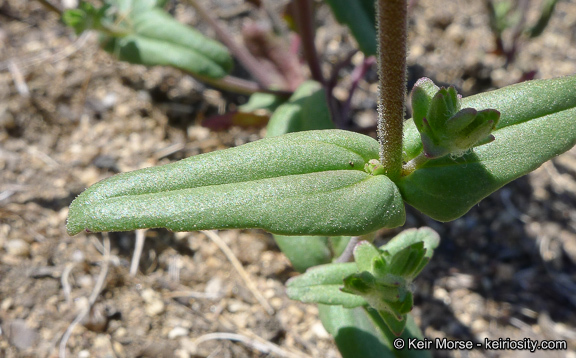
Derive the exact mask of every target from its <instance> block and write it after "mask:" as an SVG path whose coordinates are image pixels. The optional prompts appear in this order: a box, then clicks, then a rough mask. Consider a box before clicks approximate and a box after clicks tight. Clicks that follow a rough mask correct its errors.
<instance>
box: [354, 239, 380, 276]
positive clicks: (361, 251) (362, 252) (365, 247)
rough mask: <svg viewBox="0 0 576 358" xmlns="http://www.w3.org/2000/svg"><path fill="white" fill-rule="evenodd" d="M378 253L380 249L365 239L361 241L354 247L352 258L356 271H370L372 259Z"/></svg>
mask: <svg viewBox="0 0 576 358" xmlns="http://www.w3.org/2000/svg"><path fill="white" fill-rule="evenodd" d="M379 255H380V251H378V249H377V248H376V247H375V246H374V245H372V244H371V243H369V242H367V241H361V242H360V243H358V245H356V247H355V248H354V260H355V262H356V265H357V266H358V271H370V270H371V269H372V261H373V260H374V259H376V258H377V257H378V256H379Z"/></svg>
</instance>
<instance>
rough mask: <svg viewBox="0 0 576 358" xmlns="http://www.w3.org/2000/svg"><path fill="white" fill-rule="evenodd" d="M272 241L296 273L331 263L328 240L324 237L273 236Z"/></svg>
mask: <svg viewBox="0 0 576 358" xmlns="http://www.w3.org/2000/svg"><path fill="white" fill-rule="evenodd" d="M274 240H276V244H278V247H279V248H280V250H282V252H283V253H284V254H285V255H286V256H287V257H288V259H289V260H290V262H291V263H292V266H294V269H295V270H296V271H298V272H304V271H306V269H308V268H310V267H312V266H318V265H323V264H327V263H329V262H330V261H332V251H331V250H330V240H329V238H328V237H326V236H285V235H274Z"/></svg>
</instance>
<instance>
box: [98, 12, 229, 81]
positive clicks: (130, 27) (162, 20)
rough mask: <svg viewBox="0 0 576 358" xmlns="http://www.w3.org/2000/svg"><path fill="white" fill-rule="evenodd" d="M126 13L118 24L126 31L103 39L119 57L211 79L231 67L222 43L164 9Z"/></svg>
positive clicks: (108, 48)
mask: <svg viewBox="0 0 576 358" xmlns="http://www.w3.org/2000/svg"><path fill="white" fill-rule="evenodd" d="M124 15H125V16H126V17H125V18H123V19H124V20H123V21H122V22H120V23H119V24H118V25H117V26H119V27H123V28H124V29H125V31H126V34H125V35H123V36H115V37H108V36H106V37H104V38H102V39H101V42H102V44H103V47H104V49H105V50H106V51H108V52H110V53H112V54H114V55H116V56H117V57H118V58H119V59H120V60H123V61H128V62H131V63H137V64H142V65H147V66H157V65H163V66H173V67H176V68H179V69H181V70H184V71H188V72H191V73H193V74H196V75H199V76H205V77H209V78H221V77H224V76H225V75H226V74H227V73H228V72H229V71H230V70H231V69H232V58H231V57H230V54H229V53H228V50H227V49H226V48H225V47H224V46H223V45H222V44H220V43H219V42H216V41H214V40H212V39H209V38H207V37H205V36H204V35H202V34H201V33H200V32H198V31H197V30H195V29H193V28H191V27H188V26H186V25H184V24H181V23H180V22H178V21H176V20H174V18H172V17H171V16H170V15H169V14H168V13H166V12H164V11H163V10H161V9H158V8H152V9H149V10H148V11H139V12H128V13H126V14H124ZM120 16H122V15H119V17H120Z"/></svg>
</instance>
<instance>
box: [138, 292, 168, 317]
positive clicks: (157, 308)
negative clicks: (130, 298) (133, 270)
mask: <svg viewBox="0 0 576 358" xmlns="http://www.w3.org/2000/svg"><path fill="white" fill-rule="evenodd" d="M142 298H143V299H144V302H146V307H145V308H144V310H145V311H146V314H147V315H148V316H150V317H154V316H156V315H159V314H160V313H162V312H164V302H163V301H162V298H161V297H160V294H159V293H158V292H156V291H154V290H153V289H151V288H148V289H145V290H143V291H142Z"/></svg>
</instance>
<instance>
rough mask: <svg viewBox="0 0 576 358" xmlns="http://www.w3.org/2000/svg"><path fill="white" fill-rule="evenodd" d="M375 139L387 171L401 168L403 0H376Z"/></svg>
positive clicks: (398, 171)
mask: <svg viewBox="0 0 576 358" xmlns="http://www.w3.org/2000/svg"><path fill="white" fill-rule="evenodd" d="M377 13H378V15H377V21H378V77H379V79H380V82H379V83H380V86H379V99H378V141H379V142H380V161H381V162H382V166H383V167H384V170H385V172H386V175H387V176H388V177H389V178H391V179H392V180H394V179H397V178H399V177H400V175H401V171H402V126H403V122H404V99H405V97H406V26H407V4H406V0H378V6H377Z"/></svg>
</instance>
